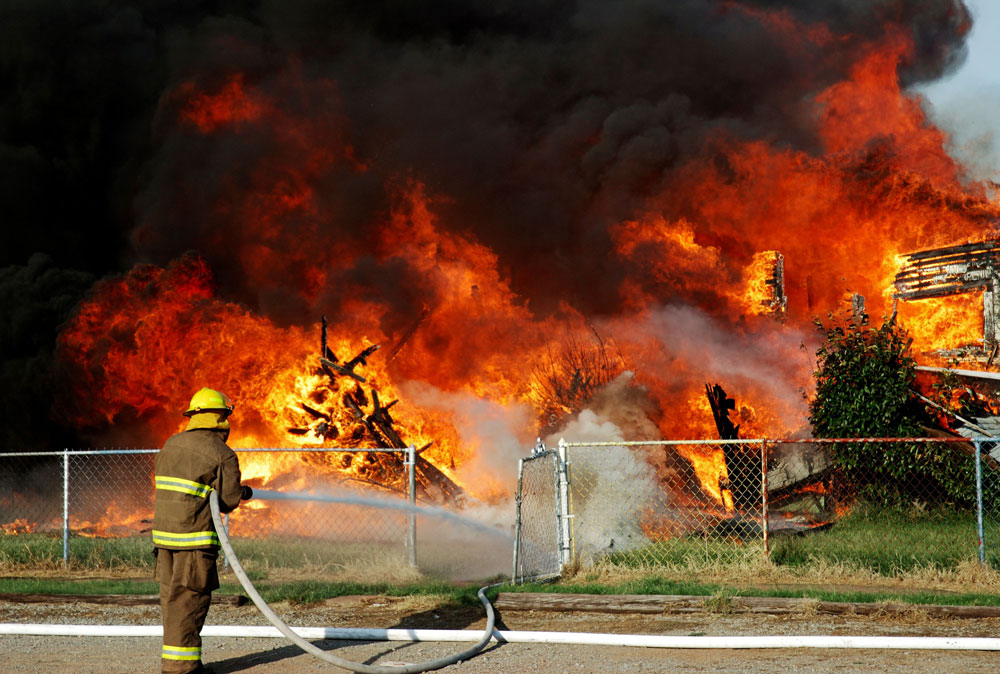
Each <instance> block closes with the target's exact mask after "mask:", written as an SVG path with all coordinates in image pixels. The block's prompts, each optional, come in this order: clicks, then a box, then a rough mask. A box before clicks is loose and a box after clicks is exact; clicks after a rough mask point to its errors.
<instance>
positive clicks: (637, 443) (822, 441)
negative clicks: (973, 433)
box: [559, 437, 1000, 447]
mask: <svg viewBox="0 0 1000 674" xmlns="http://www.w3.org/2000/svg"><path fill="white" fill-rule="evenodd" d="M866 442H1000V438H987V437H981V438H980V437H976V438H799V439H772V438H747V439H736V440H721V439H719V440H632V441H627V440H620V441H616V442H614V441H613V442H564V441H562V440H560V441H559V446H560V447H643V446H648V447H662V446H664V445H761V444H764V443H767V444H769V445H787V444H815V445H835V444H846V443H866Z"/></svg>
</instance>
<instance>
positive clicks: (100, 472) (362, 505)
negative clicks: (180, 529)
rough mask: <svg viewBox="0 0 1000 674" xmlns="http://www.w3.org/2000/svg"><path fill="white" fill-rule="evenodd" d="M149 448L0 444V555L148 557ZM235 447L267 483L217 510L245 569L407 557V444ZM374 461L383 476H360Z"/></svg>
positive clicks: (446, 559) (292, 573)
mask: <svg viewBox="0 0 1000 674" xmlns="http://www.w3.org/2000/svg"><path fill="white" fill-rule="evenodd" d="M157 451H158V450H151V449H150V450H143V449H139V450H99V451H97V450H89V451H64V452H44V453H43V452H32V453H3V454H0V563H8V564H13V565H22V566H39V565H48V564H62V565H80V566H87V567H98V568H100V567H116V566H140V567H148V566H151V565H152V562H153V557H152V555H151V554H150V552H151V550H152V543H151V541H150V530H151V528H152V520H153V500H154V494H155V492H154V483H153V463H154V460H155V454H156V453H157ZM237 455H238V456H239V458H240V464H241V468H242V470H243V475H244V477H245V478H247V477H249V478H250V481H251V482H256V483H258V484H265V485H266V487H265V489H264V490H260V496H262V497H263V498H255V499H253V500H251V501H245V502H243V503H242V504H241V506H240V508H238V509H237V510H235V511H233V512H232V513H231V514H230V515H228V516H227V520H228V525H227V526H228V528H229V533H230V536H231V538H232V540H233V543H234V548H235V549H236V551H237V553H238V554H239V555H240V557H241V561H243V563H244V566H245V567H246V568H247V569H248V571H250V572H253V571H255V570H256V571H257V572H258V573H264V574H267V575H269V576H270V577H271V578H272V579H273V578H276V577H279V576H280V577H282V578H293V577H296V576H301V577H316V576H317V575H321V574H323V573H324V572H327V571H329V570H332V569H343V568H345V567H348V566H353V567H355V568H357V569H358V570H359V572H360V571H362V570H367V571H368V572H372V571H380V570H388V569H393V568H403V569H405V568H407V567H410V566H413V565H415V564H416V563H417V558H418V555H417V552H418V547H417V540H418V539H417V528H418V523H421V526H424V527H425V528H427V529H428V530H430V529H432V528H433V527H434V524H433V522H432V521H431V520H433V518H431V517H428V516H426V515H419V514H418V513H420V512H421V511H420V509H419V508H417V507H415V502H416V496H417V492H418V491H419V490H418V489H417V485H416V483H415V480H414V477H413V470H412V466H413V455H414V452H413V449H412V448H411V449H402V450H356V449H351V450H340V449H322V450H299V449H296V450H254V451H244V450H237ZM376 464H377V465H376ZM375 469H377V471H376V470H375ZM373 472H377V473H378V475H379V476H380V478H382V480H383V483H380V484H377V485H375V484H372V483H371V480H370V479H369V476H370V475H372V474H373ZM395 473H398V475H396V474H395ZM279 496H280V498H278V497H279ZM455 547H458V546H455ZM454 557H455V551H454V550H452V551H451V552H449V553H447V554H442V553H441V552H440V551H439V550H435V551H433V552H432V551H430V550H428V554H427V559H426V560H421V562H420V565H421V568H422V569H426V568H428V567H430V568H431V570H435V571H436V570H444V569H445V567H447V566H448V565H452V566H454V565H455V563H456V560H455V558H454ZM508 559H509V557H508ZM359 575H360V573H359ZM376 575H378V574H376ZM383 575H391V574H383ZM397 575H398V574H397Z"/></svg>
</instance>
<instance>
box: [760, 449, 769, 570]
mask: <svg viewBox="0 0 1000 674" xmlns="http://www.w3.org/2000/svg"><path fill="white" fill-rule="evenodd" d="M760 467H761V481H760V502H761V513H760V516H761V530H762V531H763V532H764V556H765V557H768V558H770V556H771V543H770V535H769V534H770V529H771V525H770V522H768V512H767V509H768V502H767V439H766V438H765V439H764V442H762V443H760Z"/></svg>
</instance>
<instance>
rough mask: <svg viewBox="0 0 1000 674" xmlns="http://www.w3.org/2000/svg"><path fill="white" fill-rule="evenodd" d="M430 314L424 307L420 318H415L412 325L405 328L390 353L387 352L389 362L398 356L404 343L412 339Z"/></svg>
mask: <svg viewBox="0 0 1000 674" xmlns="http://www.w3.org/2000/svg"><path fill="white" fill-rule="evenodd" d="M430 314H431V310H430V309H428V308H427V307H424V308H423V309H422V310H421V312H420V316H418V317H417V320H416V321H414V322H413V325H411V326H410V327H409V328H407V330H406V332H404V333H403V336H402V337H400V338H399V341H398V342H396V345H395V346H394V347H392V351H390V352H389V361H390V362H391V361H392V360H393V359H395V358H396V356H398V355H399V352H400V350H401V349H402V348H403V347H404V346H405V345H406V343H407V342H408V341H410V338H411V337H413V335H414V334H415V333H416V332H417V330H418V329H419V328H420V326H421V325H422V324H423V322H424V321H425V320H426V319H427V317H428V316H430Z"/></svg>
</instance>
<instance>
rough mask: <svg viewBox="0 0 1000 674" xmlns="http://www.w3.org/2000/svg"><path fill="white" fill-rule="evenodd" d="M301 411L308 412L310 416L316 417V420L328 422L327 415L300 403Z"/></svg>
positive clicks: (328, 417) (328, 416)
mask: <svg viewBox="0 0 1000 674" xmlns="http://www.w3.org/2000/svg"><path fill="white" fill-rule="evenodd" d="M302 409H303V410H305V411H306V412H308V413H309V415H310V416H313V417H316V418H317V419H324V420H326V421H330V415H329V414H327V413H326V412H320V411H319V410H318V409H316V408H315V407H311V406H309V405H306V404H305V403H302Z"/></svg>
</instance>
